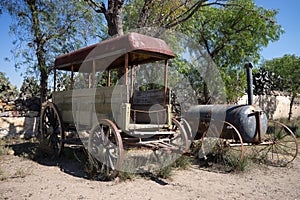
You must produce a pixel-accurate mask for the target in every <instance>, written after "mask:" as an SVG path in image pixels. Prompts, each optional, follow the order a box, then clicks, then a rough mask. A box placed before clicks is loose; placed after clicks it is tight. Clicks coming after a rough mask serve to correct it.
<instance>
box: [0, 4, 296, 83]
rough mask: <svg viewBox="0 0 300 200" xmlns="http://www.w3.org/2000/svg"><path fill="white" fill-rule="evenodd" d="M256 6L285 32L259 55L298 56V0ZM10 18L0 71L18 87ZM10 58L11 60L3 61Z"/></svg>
mask: <svg viewBox="0 0 300 200" xmlns="http://www.w3.org/2000/svg"><path fill="white" fill-rule="evenodd" d="M255 2H256V4H257V5H258V6H262V7H264V8H266V9H276V10H279V14H278V15H277V23H278V24H280V25H281V26H282V27H283V29H284V30H285V33H284V34H283V35H282V36H281V38H280V40H279V41H276V42H274V43H270V44H269V45H268V46H267V47H266V48H264V49H263V50H262V52H261V57H262V58H263V59H266V60H270V59H272V58H277V57H282V56H283V55H285V54H295V55H297V56H300V23H299V22H298V20H299V19H300V12H299V10H300V0H255ZM11 22H12V20H11V18H10V17H9V15H7V14H5V13H4V14H2V15H0V44H1V48H0V72H4V73H5V74H6V76H7V77H8V78H9V80H10V82H11V83H12V84H13V85H15V86H17V87H18V88H20V86H21V84H22V82H23V78H22V77H21V76H20V74H21V73H22V71H20V70H18V71H16V70H15V67H14V60H13V59H12V58H13V54H12V53H11V50H12V49H13V45H12V42H13V36H11V35H10V34H9V25H10V24H11ZM5 58H10V59H11V61H10V62H8V61H5Z"/></svg>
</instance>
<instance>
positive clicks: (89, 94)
mask: <svg viewBox="0 0 300 200" xmlns="http://www.w3.org/2000/svg"><path fill="white" fill-rule="evenodd" d="M53 103H55V105H56V106H57V107H58V109H59V111H60V112H61V114H62V119H63V122H64V123H70V124H75V122H76V123H79V125H85V126H92V125H93V122H95V121H99V120H100V119H111V120H113V118H118V121H119V120H121V117H120V115H122V104H124V103H128V92H127V87H126V86H125V85H117V86H113V87H101V88H97V89H93V88H92V89H88V88H87V89H77V90H70V91H60V92H53ZM112 107H113V108H114V114H112V112H113V111H112ZM95 114H96V115H95ZM96 116H97V119H95V118H96ZM74 117H76V120H74ZM113 121H115V120H113ZM120 123H121V122H120ZM121 124H123V123H121Z"/></svg>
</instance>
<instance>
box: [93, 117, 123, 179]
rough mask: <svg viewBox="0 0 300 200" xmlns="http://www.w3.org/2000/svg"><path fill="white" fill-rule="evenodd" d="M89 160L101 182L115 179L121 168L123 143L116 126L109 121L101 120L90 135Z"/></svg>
mask: <svg viewBox="0 0 300 200" xmlns="http://www.w3.org/2000/svg"><path fill="white" fill-rule="evenodd" d="M88 150H89V159H92V161H93V163H92V164H93V166H92V167H93V168H94V169H95V171H96V174H97V176H98V177H99V178H100V179H101V180H111V179H113V178H115V177H116V176H117V175H118V173H119V171H120V170H121V167H122V162H123V143H122V139H121V135H120V132H119V130H118V129H117V127H116V125H115V124H114V123H113V122H112V121H110V120H107V119H105V120H101V121H100V123H99V125H97V126H96V127H95V128H93V130H92V131H91V133H90V137H89V144H88Z"/></svg>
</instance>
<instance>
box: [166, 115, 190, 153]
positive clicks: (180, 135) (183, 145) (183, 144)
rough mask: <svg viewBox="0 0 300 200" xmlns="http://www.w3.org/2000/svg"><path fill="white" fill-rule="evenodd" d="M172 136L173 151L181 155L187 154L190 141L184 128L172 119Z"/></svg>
mask: <svg viewBox="0 0 300 200" xmlns="http://www.w3.org/2000/svg"><path fill="white" fill-rule="evenodd" d="M171 131H174V132H175V133H174V134H173V135H172V138H171V142H170V144H171V145H172V149H173V150H175V151H178V152H179V153H186V152H188V150H189V140H188V136H187V133H186V131H185V128H184V126H183V125H182V124H181V123H180V122H179V121H178V120H176V119H175V118H172V129H171Z"/></svg>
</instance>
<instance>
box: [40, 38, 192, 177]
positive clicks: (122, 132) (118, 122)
mask: <svg viewBox="0 0 300 200" xmlns="http://www.w3.org/2000/svg"><path fill="white" fill-rule="evenodd" d="M173 57H174V54H173V53H172V51H171V50H170V49H169V47H168V46H167V44H166V43H165V42H164V41H163V40H161V39H157V38H154V37H150V36H145V35H142V34H138V33H129V34H127V35H123V36H119V37H115V38H112V39H109V40H106V41H103V42H100V43H98V44H95V45H92V46H88V47H86V48H83V49H79V50H77V51H74V52H71V53H68V54H65V55H62V56H59V57H57V58H56V60H55V67H54V91H53V93H52V100H51V101H48V102H47V103H46V104H45V105H43V109H42V112H41V117H40V136H39V138H40V141H41V143H42V144H44V146H47V147H48V149H51V150H52V151H53V152H55V153H56V154H57V155H59V154H60V153H61V152H62V150H63V147H64V144H67V143H71V142H72V141H74V138H71V139H70V138H69V136H68V134H67V133H69V132H70V130H74V129H75V128H76V129H77V131H78V132H79V134H80V132H85V133H88V134H89V136H88V140H87V141H86V142H87V143H88V145H87V146H88V149H89V152H90V153H91V155H92V156H93V157H94V158H95V159H97V160H100V161H101V162H102V163H103V166H102V171H101V172H100V173H106V175H107V176H115V175H116V173H117V172H118V171H119V170H120V169H121V167H122V162H123V156H124V155H123V154H124V148H126V149H128V148H130V147H147V148H151V149H160V150H163V151H170V152H180V153H184V152H186V151H187V150H188V148H189V143H188V139H187V134H186V131H185V129H184V127H183V126H182V125H181V123H180V122H179V121H177V120H176V119H175V118H174V117H173V114H172V108H171V104H170V91H169V89H168V59H170V58H173ZM148 63H156V65H160V66H161V65H162V66H163V69H164V73H163V74H162V77H163V78H162V80H163V85H160V86H158V87H155V88H153V87H152V88H151V87H149V86H146V87H137V86H135V83H136V82H135V81H136V79H137V77H135V75H136V74H135V69H138V68H139V67H140V66H142V65H145V64H148ZM156 65H155V66H156ZM148 67H152V66H151V65H150V66H148ZM60 71H68V72H69V74H70V86H68V87H69V88H70V89H69V90H65V91H57V84H58V83H57V82H58V81H57V80H58V78H57V77H58V73H59V72H60ZM81 74H83V75H84V76H83V75H81ZM84 77H85V78H84ZM97 77H100V79H97ZM79 79H80V80H83V83H82V82H80V81H79V82H78V80H79ZM113 79H115V80H117V81H113ZM76 81H77V82H76ZM82 85H83V86H85V87H86V88H84V87H82ZM83 135H84V134H83ZM82 141H85V140H84V137H83V138H82ZM104 168H105V169H104Z"/></svg>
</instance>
